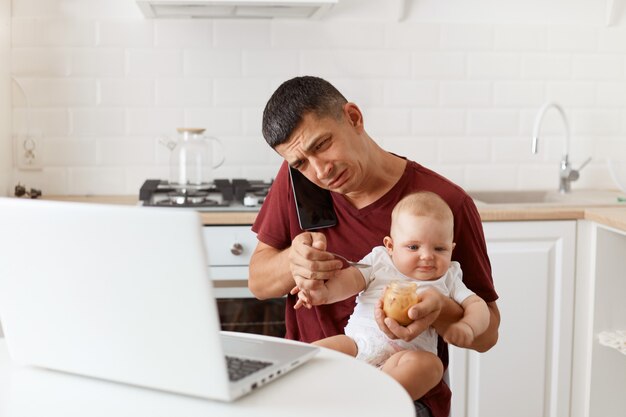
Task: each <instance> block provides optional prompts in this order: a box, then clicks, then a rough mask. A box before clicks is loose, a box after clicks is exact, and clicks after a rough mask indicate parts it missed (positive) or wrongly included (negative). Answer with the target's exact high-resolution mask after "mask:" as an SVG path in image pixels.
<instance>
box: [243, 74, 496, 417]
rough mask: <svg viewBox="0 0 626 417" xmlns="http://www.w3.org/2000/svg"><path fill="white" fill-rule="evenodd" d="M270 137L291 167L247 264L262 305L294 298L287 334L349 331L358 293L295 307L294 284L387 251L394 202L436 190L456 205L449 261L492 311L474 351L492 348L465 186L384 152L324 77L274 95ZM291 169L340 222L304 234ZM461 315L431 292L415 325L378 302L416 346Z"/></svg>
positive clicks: (430, 410)
mask: <svg viewBox="0 0 626 417" xmlns="http://www.w3.org/2000/svg"><path fill="white" fill-rule="evenodd" d="M263 136H264V137H265V140H266V141H267V142H268V144H269V145H270V146H271V147H272V148H273V149H274V150H276V151H277V152H278V153H279V154H280V155H281V156H282V157H283V158H284V159H285V162H284V163H283V165H282V166H281V168H280V170H279V172H278V174H277V176H276V179H275V181H274V183H273V184H272V187H271V190H270V192H269V194H268V196H267V198H266V199H265V202H264V203H263V207H262V208H261V211H260V212H259V215H258V217H257V219H256V221H255V223H254V225H253V226H252V230H253V231H254V232H256V233H257V237H258V239H259V243H258V246H257V248H256V250H255V252H254V254H253V255H252V259H251V261H250V279H249V287H250V290H251V291H252V293H253V294H255V296H257V297H258V298H261V299H265V298H272V297H281V296H284V295H287V307H286V310H285V323H286V327H287V335H286V337H287V338H290V339H296V340H301V341H305V342H312V341H315V340H318V339H321V338H324V337H328V336H333V335H336V334H340V333H343V329H344V327H345V325H346V323H347V320H348V317H349V316H350V314H351V313H352V311H353V309H354V297H351V298H349V299H347V300H344V301H341V302H338V303H334V304H329V305H321V306H316V307H314V308H312V309H310V310H308V309H298V310H294V309H293V305H294V304H295V301H296V300H297V297H295V296H291V295H289V291H290V290H291V289H292V288H293V287H294V286H296V285H297V286H298V287H299V288H304V289H306V288H314V287H315V286H317V285H320V281H319V280H325V279H333V277H334V276H335V274H336V272H337V271H338V270H340V269H341V268H343V267H344V265H343V262H342V261H340V260H338V259H337V258H335V257H334V255H332V254H331V253H329V252H336V253H339V254H341V255H343V256H345V257H346V258H348V259H351V260H359V259H361V258H362V257H363V256H365V255H366V254H367V253H369V252H370V251H371V250H372V248H373V247H375V246H379V245H381V244H382V240H383V238H384V236H386V235H387V234H388V233H389V228H390V223H391V210H392V209H393V207H394V206H395V204H396V203H397V202H398V201H399V200H400V199H401V198H402V197H403V196H404V195H406V194H409V193H411V192H414V191H419V190H426V191H432V192H435V193H437V194H439V195H440V196H441V197H442V198H443V199H444V200H445V201H446V202H447V203H448V205H449V206H450V209H451V210H452V212H453V214H454V241H455V242H456V247H455V250H454V252H453V256H452V259H453V260H455V261H458V262H459V263H460V264H461V268H462V269H463V282H464V283H465V285H466V286H467V287H468V288H469V289H471V290H472V291H474V292H475V293H476V294H477V295H478V296H480V297H481V298H483V299H484V300H485V301H486V302H487V305H488V306H489V310H490V313H491V321H490V325H489V329H488V330H487V331H486V332H485V333H484V334H482V335H481V336H479V337H478V338H477V339H476V340H475V343H474V344H473V346H472V348H473V349H475V350H477V351H480V352H484V351H486V350H488V349H490V348H491V347H492V346H493V345H495V343H496V341H497V338H498V326H499V323H500V314H499V311H498V307H497V305H496V300H497V298H498V295H497V293H496V291H495V289H494V286H493V280H492V277H491V265H490V263H489V258H488V256H487V248H486V244H485V239H484V236H483V230H482V224H481V221H480V217H479V215H478V211H477V210H476V206H475V205H474V203H473V201H472V199H471V198H470V197H469V196H468V195H467V194H466V193H465V192H464V191H463V190H462V189H461V188H460V187H458V186H457V185H455V184H453V183H452V182H450V181H448V180H447V179H445V178H443V177H442V176H440V175H438V174H436V173H435V172H433V171H430V170H428V169H426V168H424V167H423V166H421V165H419V164H417V163H415V162H412V161H408V160H406V159H405V158H402V157H400V156H397V155H394V154H392V153H389V152H387V151H385V150H383V149H382V148H380V147H379V146H378V145H377V144H376V142H375V141H374V140H373V139H372V138H371V137H370V136H369V135H368V134H367V132H366V131H365V129H364V125H363V115H362V114H361V111H360V110H359V108H358V107H357V106H356V105H355V104H354V103H350V102H348V101H347V100H346V99H345V98H344V97H343V95H342V94H341V93H340V92H339V91H337V89H335V88H334V87H333V86H332V85H331V84H330V83H328V82H327V81H325V80H322V79H320V78H316V77H297V78H294V79H292V80H289V81H286V82H285V83H283V84H282V85H281V86H280V87H279V88H278V89H277V90H276V91H275V92H274V94H273V95H272V97H271V98H270V100H269V101H268V103H267V105H266V107H265V110H264V112H263ZM288 166H291V167H293V168H295V169H297V170H298V171H300V172H301V173H302V174H304V175H305V176H306V177H307V178H308V179H309V180H310V181H312V182H313V183H315V184H317V185H318V186H320V187H322V188H325V189H328V190H330V191H331V196H332V200H333V204H334V209H335V212H336V215H337V224H336V225H335V226H333V227H330V228H325V229H319V230H316V231H314V232H309V231H303V230H302V229H301V228H300V225H299V223H298V215H297V212H296V208H295V203H294V199H293V194H292V192H291V186H290V180H289V172H288ZM327 251H329V252H327ZM462 314H463V310H462V308H461V307H460V306H459V305H458V304H457V303H455V302H454V301H452V300H451V299H450V298H448V297H444V296H442V295H441V294H440V293H439V292H437V291H426V292H425V293H424V294H423V296H422V298H421V300H420V303H418V304H417V305H416V306H414V307H412V308H411V310H410V311H409V316H410V317H411V318H412V319H413V320H414V321H413V323H411V324H409V325H408V326H406V327H403V326H400V325H399V324H398V323H397V322H395V321H394V320H393V319H391V318H388V317H385V315H384V313H383V311H382V308H381V304H380V303H379V306H378V308H377V309H376V322H377V323H378V326H379V327H380V328H381V330H382V331H383V332H385V333H386V334H387V335H388V336H389V337H390V338H401V339H404V340H411V339H413V338H414V337H416V336H417V335H418V334H420V333H421V332H422V331H423V330H425V329H426V328H428V327H429V326H433V327H434V328H435V329H436V330H437V332H438V333H439V334H443V333H444V332H445V330H446V329H447V327H448V326H449V325H450V324H451V323H454V322H456V321H458V320H459V319H460V318H461V316H462ZM439 356H440V358H441V359H442V361H443V363H444V366H447V363H448V357H447V345H446V344H445V343H444V342H443V340H441V338H440V340H439ZM450 398H451V394H450V390H449V388H448V387H447V385H446V384H445V383H444V382H443V381H442V382H441V383H440V384H439V385H438V386H437V387H435V388H434V389H433V390H431V391H430V392H429V393H428V394H427V395H425V396H424V397H423V398H422V399H421V400H420V401H417V402H416V415H417V416H430V415H432V416H434V417H445V416H447V415H448V413H449V410H450Z"/></svg>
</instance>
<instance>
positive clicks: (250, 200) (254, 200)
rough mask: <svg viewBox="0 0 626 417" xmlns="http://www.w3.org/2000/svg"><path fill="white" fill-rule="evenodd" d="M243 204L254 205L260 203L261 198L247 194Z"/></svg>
mask: <svg viewBox="0 0 626 417" xmlns="http://www.w3.org/2000/svg"><path fill="white" fill-rule="evenodd" d="M243 205H244V206H246V207H254V206H258V205H259V199H258V198H257V197H253V196H249V195H247V196H245V197H244V198H243Z"/></svg>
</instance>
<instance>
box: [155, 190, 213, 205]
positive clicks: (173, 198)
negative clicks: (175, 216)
mask: <svg viewBox="0 0 626 417" xmlns="http://www.w3.org/2000/svg"><path fill="white" fill-rule="evenodd" d="M208 195H209V193H207V192H205V191H188V190H181V191H172V192H169V193H167V197H168V198H167V199H165V200H164V201H168V202H169V203H171V205H198V204H202V205H207V206H213V205H216V204H217V201H215V200H212V199H210V198H208Z"/></svg>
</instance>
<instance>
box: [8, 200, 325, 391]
mask: <svg viewBox="0 0 626 417" xmlns="http://www.w3.org/2000/svg"><path fill="white" fill-rule="evenodd" d="M208 265H209V263H208V261H207V256H206V251H205V248H204V245H203V237H202V225H201V222H200V217H199V214H198V213H197V212H195V211H193V210H187V209H171V208H155V207H149V208H148V207H139V206H115V205H99V204H86V203H67V202H52V201H38V200H26V199H15V198H0V322H2V326H3V328H4V333H5V337H6V342H7V346H8V349H9V353H10V355H11V357H12V358H13V360H14V361H16V362H18V363H22V364H26V365H34V366H38V367H43V368H48V369H54V370H59V371H65V372H70V373H75V374H80V375H85V376H91V377H96V378H101V379H105V380H110V381H116V382H123V383H126V384H132V385H138V386H142V387H149V388H153V389H159V390H164V391H169V392H174V393H179V394H186V395H191V396H197V397H203V398H209V399H217V400H224V401H231V400H233V399H235V398H238V397H240V396H242V395H244V394H246V393H248V392H250V391H251V390H254V389H255V388H257V387H260V386H261V385H263V384H265V383H268V382H270V381H272V380H274V379H276V378H277V377H279V376H281V375H283V374H284V373H286V372H288V371H289V370H291V369H293V368H294V367H296V366H298V365H300V364H302V363H303V362H305V361H307V360H308V359H310V358H311V357H313V356H314V355H315V354H316V353H317V351H318V350H319V348H317V347H314V346H310V345H306V344H302V343H297V342H291V341H283V340H281V339H275V340H271V339H269V338H250V337H245V335H237V334H232V333H222V332H220V323H219V316H218V311H217V305H216V302H215V299H214V296H213V285H212V282H211V280H210V277H209V268H208ZM226 357H228V358H235V359H229V360H228V361H227V359H226ZM242 361H243V362H242ZM227 362H229V363H230V364H233V363H234V364H238V365H239V368H244V370H246V371H247V370H256V372H253V373H252V374H250V375H240V374H239V373H237V372H234V371H232V370H229V369H228V368H227Z"/></svg>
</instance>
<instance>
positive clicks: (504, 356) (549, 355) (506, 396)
mask: <svg viewBox="0 0 626 417" xmlns="http://www.w3.org/2000/svg"><path fill="white" fill-rule="evenodd" d="M483 227H484V231H485V237H486V241H487V247H488V252H489V256H490V259H491V265H492V268H493V277H494V282H495V286H496V290H497V291H498V294H499V296H500V298H499V300H498V307H499V309H500V312H501V316H502V320H501V325H500V338H499V341H498V343H497V345H496V346H495V347H493V348H492V349H491V350H490V351H488V352H486V353H477V352H474V351H471V350H466V349H459V348H455V347H451V348H450V369H449V377H450V383H451V389H452V411H451V416H452V417H502V416H507V417H547V416H550V417H561V416H569V415H570V409H569V404H570V388H571V382H570V381H571V371H572V365H571V363H572V337H573V336H572V335H573V317H574V310H573V305H574V286H575V282H574V278H575V253H576V221H528V222H526V221H524V222H486V223H484V224H483Z"/></svg>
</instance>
